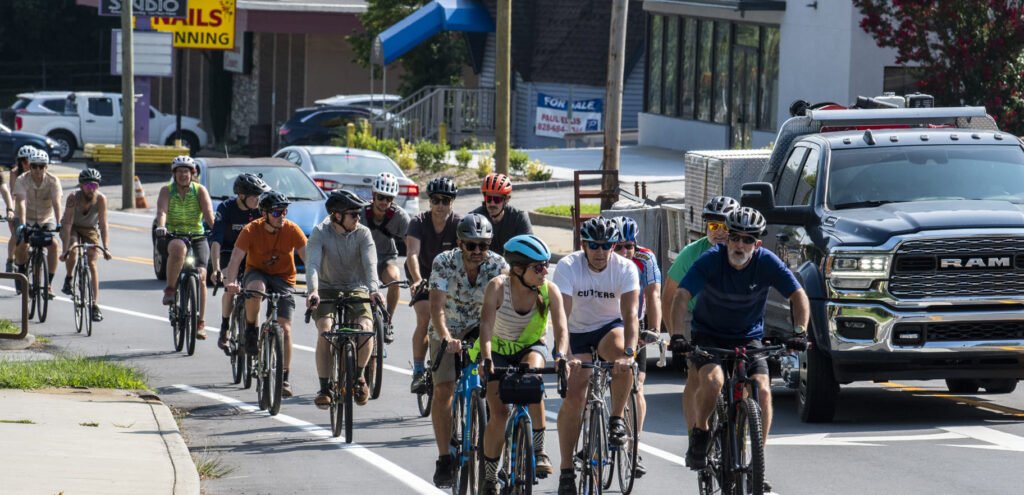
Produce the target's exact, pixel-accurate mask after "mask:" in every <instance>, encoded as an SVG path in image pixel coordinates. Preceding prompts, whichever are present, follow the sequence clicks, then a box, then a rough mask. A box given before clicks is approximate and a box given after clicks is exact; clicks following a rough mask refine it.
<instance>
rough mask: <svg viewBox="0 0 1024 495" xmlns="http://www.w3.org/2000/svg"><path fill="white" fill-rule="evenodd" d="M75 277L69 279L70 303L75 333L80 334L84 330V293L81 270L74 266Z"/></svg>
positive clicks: (76, 265)
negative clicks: (72, 310) (73, 316)
mask: <svg viewBox="0 0 1024 495" xmlns="http://www.w3.org/2000/svg"><path fill="white" fill-rule="evenodd" d="M74 273H75V276H74V277H73V278H72V279H71V298H72V299H73V300H72V301H71V302H72V303H73V306H74V308H75V331H76V332H78V333H82V330H84V329H85V318H86V317H87V315H86V314H85V291H84V290H83V284H82V277H81V275H82V270H81V268H80V267H79V266H78V264H77V263H76V264H75V268H74Z"/></svg>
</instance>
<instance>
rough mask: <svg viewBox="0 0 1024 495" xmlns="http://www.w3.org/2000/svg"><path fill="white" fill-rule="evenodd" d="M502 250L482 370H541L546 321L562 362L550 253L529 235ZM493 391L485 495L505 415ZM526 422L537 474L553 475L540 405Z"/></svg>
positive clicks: (564, 333)
mask: <svg viewBox="0 0 1024 495" xmlns="http://www.w3.org/2000/svg"><path fill="white" fill-rule="evenodd" d="M504 248H505V260H506V261H508V264H509V266H510V268H509V273H508V274H503V275H499V276H497V277H495V278H494V279H492V280H491V281H490V283H488V284H487V288H486V290H485V291H484V304H483V308H482V310H481V315H480V339H479V340H477V345H478V346H479V347H480V355H481V356H482V362H483V363H484V366H485V367H486V368H487V369H488V371H491V370H493V369H494V366H500V367H506V366H514V365H516V364H519V363H520V362H527V363H529V366H530V367H533V368H541V367H543V366H544V361H545V359H546V357H547V346H546V345H545V343H544V334H545V332H546V330H547V325H548V322H549V321H550V322H551V324H552V326H553V327H554V334H555V352H554V358H555V361H560V360H564V359H565V355H566V354H567V353H568V351H569V331H568V328H567V325H566V319H565V313H564V312H563V310H562V296H561V294H560V293H559V291H558V287H556V286H555V284H554V283H553V282H551V281H550V280H546V275H547V273H548V263H549V262H550V260H551V251H550V250H549V249H548V246H547V245H546V244H544V241H542V240H540V239H539V238H538V237H536V236H534V235H529V234H524V235H518V236H515V237H513V238H511V239H509V240H508V242H506V243H505V246H504ZM492 379H493V378H492ZM498 388H499V387H497V386H489V387H487V406H488V410H489V411H490V413H491V417H490V420H489V421H488V422H487V429H486V430H485V431H484V451H483V457H484V485H483V487H484V489H483V493H484V494H490V493H497V489H498V486H499V485H498V459H499V457H500V456H501V449H502V447H503V445H502V444H503V443H504V440H505V438H504V433H505V432H504V429H505V422H506V421H508V414H509V411H508V408H507V407H505V405H504V404H502V402H501V398H500V397H499V396H498ZM530 419H531V421H532V422H533V427H534V430H533V448H534V451H535V453H536V458H537V474H538V475H539V476H546V475H549V474H552V473H553V472H554V467H553V466H552V465H551V460H550V459H549V458H548V455H547V454H546V453H545V451H544V431H545V423H546V420H545V417H544V404H543V402H542V403H540V404H534V405H531V406H530Z"/></svg>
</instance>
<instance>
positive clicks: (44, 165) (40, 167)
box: [32, 163, 46, 170]
mask: <svg viewBox="0 0 1024 495" xmlns="http://www.w3.org/2000/svg"><path fill="white" fill-rule="evenodd" d="M32 168H34V169H36V170H39V169H43V168H46V164H45V163H33V164H32Z"/></svg>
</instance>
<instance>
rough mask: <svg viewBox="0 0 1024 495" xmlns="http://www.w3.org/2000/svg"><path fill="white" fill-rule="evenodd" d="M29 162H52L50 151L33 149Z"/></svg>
mask: <svg viewBox="0 0 1024 495" xmlns="http://www.w3.org/2000/svg"><path fill="white" fill-rule="evenodd" d="M28 162H29V163H30V164H31V163H50V155H49V153H47V152H45V151H43V150H40V149H33V150H32V156H30V157H29V158H28Z"/></svg>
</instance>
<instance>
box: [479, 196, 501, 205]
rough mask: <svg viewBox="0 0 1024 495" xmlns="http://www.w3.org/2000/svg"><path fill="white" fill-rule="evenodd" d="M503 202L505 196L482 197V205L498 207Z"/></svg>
mask: <svg viewBox="0 0 1024 495" xmlns="http://www.w3.org/2000/svg"><path fill="white" fill-rule="evenodd" d="M504 202H505V196H484V203H491V204H493V205H500V204H502V203H504Z"/></svg>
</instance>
